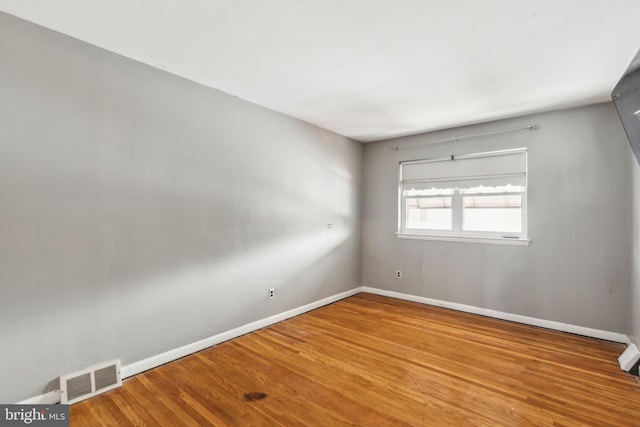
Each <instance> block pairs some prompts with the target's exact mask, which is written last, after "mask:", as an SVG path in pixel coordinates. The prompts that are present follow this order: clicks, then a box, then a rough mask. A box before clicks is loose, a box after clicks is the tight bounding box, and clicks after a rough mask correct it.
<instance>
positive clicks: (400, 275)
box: [396, 270, 402, 279]
mask: <svg viewBox="0 0 640 427" xmlns="http://www.w3.org/2000/svg"><path fill="white" fill-rule="evenodd" d="M396 279H402V270H398V271H396Z"/></svg>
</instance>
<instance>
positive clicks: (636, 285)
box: [629, 148, 640, 345]
mask: <svg viewBox="0 0 640 427" xmlns="http://www.w3.org/2000/svg"><path fill="white" fill-rule="evenodd" d="M629 191H630V198H629V199H630V201H631V203H630V209H629V212H630V219H631V233H630V234H631V296H630V298H629V304H630V307H629V337H630V338H631V341H632V342H634V343H636V345H640V167H638V162H637V161H636V159H635V157H634V156H633V154H632V152H631V148H629Z"/></svg>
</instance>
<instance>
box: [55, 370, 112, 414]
mask: <svg viewBox="0 0 640 427" xmlns="http://www.w3.org/2000/svg"><path fill="white" fill-rule="evenodd" d="M121 385H122V377H121V376H120V360H115V361H112V362H105V363H100V364H98V365H93V366H91V367H89V368H87V369H84V370H82V371H78V372H74V373H72V374H67V375H62V376H60V403H65V404H71V403H76V402H79V401H81V400H84V399H87V398H89V397H92V396H95V395H97V394H100V393H104V392H105V391H108V390H111V389H114V388H116V387H120V386H121Z"/></svg>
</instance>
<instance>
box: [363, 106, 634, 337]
mask: <svg viewBox="0 0 640 427" xmlns="http://www.w3.org/2000/svg"><path fill="white" fill-rule="evenodd" d="M536 122H537V123H540V124H541V125H542V128H541V129H540V130H537V131H534V132H528V131H526V132H519V133H509V134H502V135H496V136H493V137H486V138H479V139H473V140H469V141H466V142H460V143H458V144H455V145H454V144H451V143H446V144H435V145H425V146H421V147H418V148H411V149H406V150H400V151H398V152H395V151H390V150H388V149H387V147H389V146H391V145H393V144H397V145H402V144H412V143H416V142H420V141H433V140H438V139H441V138H446V137H452V136H456V135H458V136H459V135H465V134H473V133H478V132H485V131H490V130H496V129H502V128H511V127H519V126H526V125H528V124H532V123H536ZM628 145H629V144H628V142H627V141H626V138H625V135H624V132H623V130H622V127H621V125H620V122H619V120H618V117H617V115H616V112H615V110H614V108H613V106H612V105H610V104H600V105H594V106H589V107H584V108H578V109H572V110H566V111H556V112H549V113H544V114H536V115H532V116H528V117H521V118H517V119H510V120H503V121H499V122H493V123H486V124H482V125H476V126H468V127H465V128H460V129H452V130H447V131H442V132H434V133H432V134H424V135H418V136H413V137H406V138H400V139H396V140H392V141H386V142H385V141H383V142H379V143H374V144H367V145H366V146H365V151H364V182H365V189H364V199H363V235H364V238H363V242H364V243H363V252H364V254H363V262H364V265H363V281H364V285H365V286H371V287H376V288H380V289H384V290H391V291H397V292H402V293H406V294H411V295H417V296H422V297H428V298H434V299H438V300H443V301H449V302H455V303H461V304H468V305H472V306H476V307H483V308H488V309H493V310H498V311H503V312H508V313H515V314H519V315H524V316H532V317H535V318H540V319H547V320H553V321H559V322H564V323H569V324H575V325H580V326H584V327H590V328H596V329H602V330H607V331H614V332H621V333H625V332H626V331H627V309H626V308H627V298H628V295H629V271H630V270H629V232H628V216H627V215H628V206H629V205H628V192H627V167H628V164H627V161H628V155H629V152H628ZM514 147H528V152H529V156H528V161H529V175H528V178H529V181H528V183H529V184H528V202H529V210H528V213H529V215H528V218H529V237H530V238H531V240H532V243H531V246H529V247H515V246H498V245H485V244H468V243H449V242H439V241H421V240H420V241H419V240H399V239H397V238H396V237H395V235H394V232H396V229H397V176H398V162H399V161H401V160H409V159H420V158H429V157H434V156H442V155H448V154H461V153H473V152H483V151H491V150H499V149H506V148H514ZM636 244H637V243H636ZM396 270H403V277H402V279H396V278H395V277H394V273H395V271H396Z"/></svg>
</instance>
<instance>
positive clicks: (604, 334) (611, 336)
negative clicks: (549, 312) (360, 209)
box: [362, 286, 631, 344]
mask: <svg viewBox="0 0 640 427" xmlns="http://www.w3.org/2000/svg"><path fill="white" fill-rule="evenodd" d="M362 291H363V292H368V293H371V294H376V295H381V296H386V297H392V298H398V299H402V300H406V301H413V302H418V303H422V304H428V305H434V306H436V307H443V308H450V309H452V310H457V311H463V312H465V313H472V314H480V315H483V316H488V317H493V318H495V319H502V320H509V321H512V322H517V323H523V324H525V325H532V326H539V327H542V328H547V329H553V330H556V331H561V332H569V333H571V334H576V335H583V336H586V337H591V338H598V339H601V340H607V341H613V342H619V343H624V344H629V343H631V340H630V339H629V337H628V336H627V335H625V334H621V333H618V332H610V331H603V330H600V329H592V328H587V327H584V326H577V325H571V324H569V323H562V322H556V321H553V320H544V319H538V318H535V317H529V316H522V315H520V314H512V313H505V312H502V311H496V310H490V309H488V308H481V307H475V306H472V305H465V304H458V303H455V302H449V301H441V300H437V299H432V298H426V297H419V296H415V295H408V294H403V293H400V292H395V291H387V290H384V289H377V288H370V287H368V286H363V287H362Z"/></svg>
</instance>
